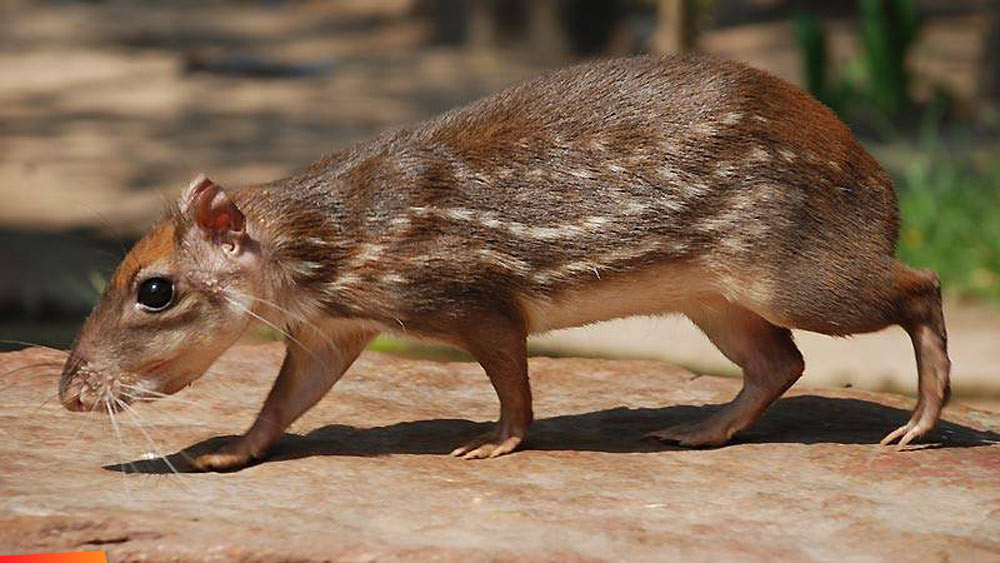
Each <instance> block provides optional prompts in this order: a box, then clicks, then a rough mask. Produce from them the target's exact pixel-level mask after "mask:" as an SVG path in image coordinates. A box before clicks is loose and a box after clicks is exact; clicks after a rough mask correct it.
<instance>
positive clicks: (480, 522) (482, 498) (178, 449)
mask: <svg viewBox="0 0 1000 563" xmlns="http://www.w3.org/2000/svg"><path fill="white" fill-rule="evenodd" d="M281 356H282V346H281V345H280V344H270V345H262V346H239V347H236V348H234V349H232V350H231V351H230V352H229V353H227V354H226V355H225V356H223V358H222V359H221V360H220V361H219V362H218V363H217V364H216V366H215V367H214V368H213V369H212V370H211V371H210V372H209V374H207V375H206V376H205V378H203V379H202V380H201V381H199V382H198V383H196V384H195V385H194V386H192V387H191V388H189V389H186V390H184V391H182V392H181V393H179V394H178V395H176V396H175V397H173V398H170V399H167V400H164V401H160V402H157V403H147V404H140V405H137V406H136V409H135V412H134V414H126V415H122V416H121V419H122V420H120V424H121V439H120V440H119V439H118V438H116V435H115V432H114V431H113V428H112V426H111V424H110V422H109V420H108V418H107V417H101V416H97V415H87V414H79V413H71V412H68V411H64V410H62V408H61V407H60V406H59V405H58V401H56V400H55V390H56V382H57V380H58V371H59V368H58V364H59V363H60V361H61V360H62V358H63V355H62V353H60V352H55V351H46V350H42V349H37V348H35V349H27V350H23V351H20V352H14V353H8V354H3V355H0V374H3V375H2V376H0V554H14V553H44V552H55V551H68V550H94V549H99V550H105V551H107V552H108V554H109V557H110V558H111V559H112V560H113V561H139V560H153V561H161V560H171V561H175V560H180V561H187V560H192V561H193V560H199V561H200V560H251V561H276V560H282V561H287V560H303V561H315V560H349V561H362V560H363V561H368V560H376V559H377V560H388V561H416V560H428V559H434V560H441V561H459V560H461V561H468V560H473V561H475V560H517V561H528V560H530V561H535V560H564V561H566V560H568V561H592V560H639V561H641V560H663V559H684V560H707V559H713V560H717V559H723V558H725V559H733V558H739V559H740V560H747V561H764V560H767V561H771V560H775V559H783V560H813V561H834V560H836V561H841V560H844V559H852V560H877V559H878V560H881V559H892V560H900V561H918V560H919V561H927V560H945V559H953V560H958V559H964V560H980V561H983V560H991V559H992V560H1000V420H998V417H997V416H996V415H994V414H989V413H985V412H982V411H976V410H973V409H967V408H962V407H951V408H949V410H948V411H947V414H946V418H947V421H946V422H943V423H942V424H941V425H940V426H939V427H938V429H936V430H935V431H934V433H933V434H931V435H930V436H929V438H928V439H927V440H925V442H924V443H923V444H922V445H920V446H919V447H916V448H911V449H908V450H906V451H897V450H896V449H894V448H884V447H880V446H877V445H875V444H876V443H877V441H878V439H879V438H880V437H881V436H882V435H884V434H885V433H886V432H888V431H889V430H891V429H892V428H894V427H895V426H896V425H898V424H901V423H902V422H903V421H905V419H906V418H907V416H908V408H909V407H910V406H911V401H910V400H908V399H906V398H903V397H898V396H893V395H885V394H873V393H868V392H862V391H858V390H852V389H841V390H812V389H795V390H793V392H792V393H791V394H790V396H788V397H786V398H785V399H783V400H781V401H780V402H778V403H777V404H776V405H775V406H774V407H773V408H772V409H771V410H770V411H769V413H768V414H767V415H766V416H765V417H764V419H763V420H762V421H761V422H760V423H759V424H758V425H757V426H756V427H755V428H754V429H753V430H752V431H750V432H747V433H746V434H745V435H744V436H741V437H740V438H739V440H738V441H737V442H736V443H734V444H732V445H730V446H727V447H724V448H719V449H710V450H685V449H680V448H675V447H670V446H664V445H656V444H648V443H645V442H643V441H641V440H639V437H640V436H641V435H642V434H643V433H645V432H648V431H650V430H654V429H657V428H660V427H662V426H666V425H670V424H674V423H678V422H682V421H687V420H691V419H694V418H697V417H700V416H705V415H706V414H707V413H709V412H711V410H712V409H713V408H715V407H713V406H711V405H713V404H717V403H721V402H724V401H727V400H728V399H729V398H730V397H731V396H732V395H733V394H734V393H735V392H736V391H737V389H738V386H739V381H738V380H734V379H727V378H720V377H712V376H698V375H695V374H692V373H690V372H687V371H684V370H682V369H680V368H676V367H673V366H671V365H670V364H665V363H660V362H649V361H603V360H578V359H546V358H539V359H533V360H532V361H531V370H532V381H533V388H534V393H535V399H536V416H537V417H538V422H537V423H536V425H535V426H534V428H533V434H532V435H531V437H530V439H529V442H528V449H526V450H525V451H520V452H517V453H515V454H514V455H510V456H506V457H503V458H499V459H495V460H484V461H463V460H458V459H454V458H451V457H447V456H446V455H445V454H446V452H448V451H449V450H451V449H452V448H453V447H455V446H456V445H457V444H459V443H461V442H463V441H464V440H466V439H468V438H470V437H472V436H473V435H475V434H477V433H478V432H481V431H483V430H485V429H486V428H487V423H486V421H488V420H490V419H491V418H492V417H493V416H495V411H496V408H497V404H496V398H495V397H494V395H493V391H492V389H491V388H490V386H489V384H488V382H487V380H486V378H485V376H484V375H483V374H482V373H481V371H480V369H479V367H478V366H477V365H475V364H464V363H432V362H424V361H413V360H404V359H399V358H394V357H390V356H385V355H380V354H375V353H366V354H365V355H364V356H363V357H362V358H361V359H360V360H359V362H358V363H357V364H356V365H355V367H354V368H352V370H351V371H350V372H349V373H348V375H347V376H346V377H345V378H344V380H343V381H341V382H340V383H339V384H338V386H337V387H336V388H335V389H334V391H333V393H332V394H331V395H330V396H328V397H327V398H326V399H325V400H323V401H322V402H321V403H320V404H319V405H318V406H317V407H316V408H314V409H313V410H312V411H310V412H309V413H308V414H307V415H306V416H305V417H304V418H303V419H302V420H300V421H299V422H298V423H297V424H296V425H295V426H294V427H293V428H292V430H291V432H290V433H289V434H288V435H286V436H285V438H284V439H283V440H282V441H281V443H280V445H279V447H278V448H277V451H276V452H275V455H274V456H273V457H272V458H270V459H268V460H267V461H265V462H263V463H260V464H258V465H256V466H253V467H250V468H247V469H244V470H242V471H238V472H234V473H227V474H196V473H185V470H186V464H185V461H184V460H185V457H187V456H192V455H196V454H198V453H200V452H202V451H206V450H207V449H208V448H211V447H214V446H216V445H218V444H220V443H221V442H223V441H224V440H225V439H226V437H227V436H231V435H234V434H236V433H239V432H241V431H242V430H243V429H244V428H245V427H247V426H248V425H249V424H250V422H251V421H252V419H253V417H254V415H255V414H256V411H257V408H258V406H259V404H260V403H261V402H262V400H263V397H264V395H265V393H266V392H267V389H268V387H269V385H270V383H271V381H272V380H273V378H274V374H275V373H276V372H277V367H278V365H279V362H280V360H281ZM697 405H703V406H697ZM140 420H141V421H142V424H143V426H142V428H141V429H140V428H139V427H138V426H136V425H135V424H136V422H138V421H140ZM147 435H148V436H147ZM154 444H155V445H154ZM155 452H164V453H167V454H169V455H168V457H167V459H168V460H170V462H171V464H172V465H173V466H174V468H175V469H176V470H178V471H180V474H174V473H173V472H172V470H171V469H170V468H168V467H167V466H166V464H165V463H164V462H163V461H162V460H161V459H157V458H155ZM150 458H153V459H150Z"/></svg>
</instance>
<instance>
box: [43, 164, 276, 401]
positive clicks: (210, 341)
mask: <svg viewBox="0 0 1000 563" xmlns="http://www.w3.org/2000/svg"><path fill="white" fill-rule="evenodd" d="M260 263H261V256H260V245H259V243H258V241H257V240H255V239H254V237H252V236H251V235H250V234H249V233H248V231H247V221H246V218H245V217H244V215H243V213H242V212H241V211H240V209H239V208H238V207H237V206H236V204H235V203H234V202H233V200H232V199H230V197H229V196H228V195H227V194H226V192H225V191H224V190H223V189H222V188H221V187H219V186H218V185H217V184H215V183H213V182H212V181H211V180H209V179H208V178H206V177H205V176H204V175H200V176H198V177H197V178H195V179H194V181H192V182H191V184H190V185H189V186H188V188H187V189H186V190H184V193H183V195H182V196H181V198H180V201H179V203H178V205H177V206H176V208H174V209H172V210H171V212H170V213H169V214H168V215H167V216H166V217H165V218H164V219H162V220H161V221H160V222H159V223H157V224H156V225H155V226H154V227H153V228H152V229H151V230H150V231H149V233H147V234H146V235H145V236H144V237H143V238H142V239H141V240H140V241H139V242H138V243H137V244H136V245H135V246H134V247H133V248H132V250H131V251H130V252H129V253H128V255H126V256H125V259H124V260H122V263H121V264H120V265H119V266H118V269H117V270H116V271H115V274H114V276H113V278H112V279H111V282H110V283H109V284H108V286H107V288H106V290H105V292H104V295H103V296H102V297H101V299H100V301H99V302H98V304H97V305H96V306H95V307H94V309H93V311H92V312H91V313H90V316H89V318H88V319H87V321H86V322H85V323H84V325H83V328H82V329H81V330H80V332H79V334H78V335H77V337H76V341H75V342H74V344H73V348H72V350H71V352H70V355H69V358H68V359H67V361H66V364H65V366H64V368H63V373H62V379H61V380H60V385H59V396H60V399H61V401H62V403H63V405H65V406H66V408H68V409H70V410H96V409H106V408H111V409H114V408H116V406H117V403H116V402H117V401H121V402H124V403H126V404H127V403H128V402H130V401H132V400H134V399H140V398H152V397H154V396H159V395H161V394H170V393H175V392H176V391H178V390H180V389H182V388H183V387H185V386H187V385H188V384H190V383H191V382H192V381H194V380H195V379H197V378H198V377H200V376H201V375H202V374H203V373H204V372H205V371H206V370H207V369H208V368H209V366H210V365H211V364H212V363H213V362H214V361H215V359H216V358H217V357H218V356H219V355H220V354H221V353H222V352H223V351H225V349H226V348H228V347H229V346H230V345H231V344H232V343H233V342H235V341H236V339H237V338H239V336H240V335H241V334H242V333H243V331H244V330H245V329H246V327H247V326H248V325H249V323H250V321H251V319H252V318H253V314H252V313H251V312H250V311H251V309H252V305H253V303H254V300H255V297H254V296H255V295H257V294H258V293H257V291H258V288H257V285H258V284H259V281H260V277H261V276H260V268H261V266H260Z"/></svg>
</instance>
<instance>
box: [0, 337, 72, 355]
mask: <svg viewBox="0 0 1000 563" xmlns="http://www.w3.org/2000/svg"><path fill="white" fill-rule="evenodd" d="M0 344H17V345H20V346H34V347H36V348H45V349H46V350H52V351H53V352H59V353H60V354H68V352H66V350H62V349H60V348H55V347H53V346H49V345H47V344H39V343H38V342H29V341H27V340H12V339H2V340H0Z"/></svg>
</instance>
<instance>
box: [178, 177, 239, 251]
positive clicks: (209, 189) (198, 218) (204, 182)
mask: <svg viewBox="0 0 1000 563" xmlns="http://www.w3.org/2000/svg"><path fill="white" fill-rule="evenodd" d="M180 207H181V212H182V213H185V214H188V213H190V214H193V215H194V220H195V223H196V224H197V225H198V226H199V227H201V229H202V230H203V231H205V233H206V234H208V235H211V236H215V237H220V238H231V237H232V236H233V235H241V234H243V231H244V227H245V225H246V218H245V217H244V216H243V212H242V211H240V210H239V208H238V207H236V204H235V203H233V201H232V200H231V199H229V196H228V195H227V194H226V192H225V190H223V189H222V187H221V186H219V185H218V184H216V183H215V182H213V181H211V180H209V179H208V178H207V177H206V176H205V175H204V174H199V175H198V176H197V177H196V178H195V179H194V180H192V181H191V184H190V185H188V187H187V189H186V190H184V194H183V195H182V196H181V201H180Z"/></svg>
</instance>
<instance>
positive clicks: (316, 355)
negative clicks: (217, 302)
mask: <svg viewBox="0 0 1000 563" xmlns="http://www.w3.org/2000/svg"><path fill="white" fill-rule="evenodd" d="M222 297H223V298H224V299H225V300H226V301H229V303H230V304H231V305H233V306H234V307H237V308H238V309H240V310H241V311H243V312H244V313H246V314H248V315H250V316H251V317H253V318H255V319H257V320H259V321H260V322H262V323H264V324H266V325H267V326H269V327H271V328H273V329H274V330H276V331H278V332H279V333H280V334H282V335H284V337H285V338H287V339H289V340H291V341H292V342H294V343H295V344H298V345H299V347H301V348H302V350H303V351H305V352H306V353H307V354H309V355H310V356H312V358H313V359H314V360H316V361H317V362H319V363H320V365H322V366H323V367H324V368H325V369H326V370H327V371H329V370H330V366H329V365H328V364H327V363H326V361H324V360H323V359H322V358H320V357H319V355H318V354H316V353H315V352H313V351H312V350H311V349H310V348H309V347H308V346H306V345H305V344H303V343H302V341H301V340H299V339H298V338H295V337H294V336H292V335H291V334H289V333H288V331H286V330H284V329H281V328H279V327H278V326H277V325H275V324H274V323H272V322H271V321H269V320H267V319H265V318H264V317H262V316H260V315H258V314H257V313H254V312H253V311H251V310H250V309H248V308H246V307H244V306H243V305H241V304H240V303H238V302H236V301H235V300H234V299H232V298H230V297H229V296H228V295H225V294H223V295H222Z"/></svg>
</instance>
